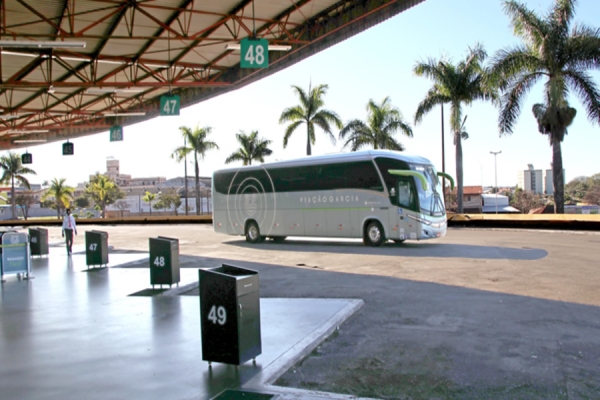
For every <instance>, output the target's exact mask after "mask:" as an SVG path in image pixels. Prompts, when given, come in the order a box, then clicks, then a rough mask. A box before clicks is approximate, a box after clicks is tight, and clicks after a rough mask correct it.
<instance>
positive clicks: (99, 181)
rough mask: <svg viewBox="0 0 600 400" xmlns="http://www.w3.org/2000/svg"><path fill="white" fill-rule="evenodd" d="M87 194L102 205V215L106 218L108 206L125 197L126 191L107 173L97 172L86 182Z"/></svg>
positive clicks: (97, 203)
mask: <svg viewBox="0 0 600 400" xmlns="http://www.w3.org/2000/svg"><path fill="white" fill-rule="evenodd" d="M84 193H85V195H86V196H88V197H89V198H90V199H92V201H94V203H96V205H98V206H100V210H101V211H102V214H101V217H102V218H106V206H107V205H110V204H114V203H115V202H116V201H117V200H120V199H122V198H124V197H125V193H123V191H122V190H121V189H120V188H119V187H118V186H117V184H116V183H115V182H114V181H113V180H112V179H111V178H109V177H108V176H107V175H104V174H100V173H98V172H97V173H96V175H94V176H92V177H91V178H90V181H89V182H88V183H86V184H85V192H84Z"/></svg>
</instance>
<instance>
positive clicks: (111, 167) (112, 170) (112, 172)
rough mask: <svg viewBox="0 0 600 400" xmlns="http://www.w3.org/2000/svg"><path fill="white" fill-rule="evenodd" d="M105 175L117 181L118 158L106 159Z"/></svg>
mask: <svg viewBox="0 0 600 400" xmlns="http://www.w3.org/2000/svg"><path fill="white" fill-rule="evenodd" d="M106 175H108V177H109V178H110V179H112V180H113V181H115V182H116V181H117V177H118V176H119V160H115V159H114V158H112V157H109V158H108V159H107V160H106Z"/></svg>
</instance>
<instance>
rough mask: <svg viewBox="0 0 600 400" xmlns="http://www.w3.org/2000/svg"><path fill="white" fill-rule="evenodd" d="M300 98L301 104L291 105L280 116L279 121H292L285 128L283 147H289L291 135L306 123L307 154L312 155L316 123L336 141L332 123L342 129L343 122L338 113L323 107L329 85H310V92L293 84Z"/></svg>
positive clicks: (281, 122)
mask: <svg viewBox="0 0 600 400" xmlns="http://www.w3.org/2000/svg"><path fill="white" fill-rule="evenodd" d="M292 88H293V89H294V90H295V91H296V94H297V95H298V97H299V98H300V105H297V106H294V107H289V108H286V109H285V110H283V112H282V113H281V116H280V117H279V123H280V124H283V123H286V122H291V124H290V125H288V127H287V128H286V130H285V135H284V137H283V148H286V147H287V144H288V140H289V139H290V136H292V134H293V133H294V132H295V131H296V129H297V128H298V127H299V126H300V125H302V124H306V155H307V156H310V155H311V154H312V153H311V144H312V145H314V144H315V125H316V126H318V127H320V128H321V129H322V130H323V131H325V133H326V134H328V135H329V137H330V139H331V141H332V142H333V143H335V136H334V135H333V133H332V132H331V124H334V125H335V126H336V127H337V128H338V129H342V127H343V124H342V121H341V120H340V118H339V117H338V115H337V114H336V113H335V112H333V111H329V110H325V109H323V108H322V107H323V105H324V104H325V103H324V101H323V96H325V93H327V88H328V86H327V85H319V86H317V87H315V88H314V89H313V88H311V85H309V86H308V94H307V93H306V92H305V91H304V90H303V89H302V88H300V87H299V86H292Z"/></svg>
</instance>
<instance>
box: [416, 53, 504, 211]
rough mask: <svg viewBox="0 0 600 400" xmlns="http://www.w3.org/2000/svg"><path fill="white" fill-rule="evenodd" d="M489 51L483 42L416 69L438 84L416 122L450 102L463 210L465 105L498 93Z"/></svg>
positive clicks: (460, 209)
mask: <svg viewBox="0 0 600 400" xmlns="http://www.w3.org/2000/svg"><path fill="white" fill-rule="evenodd" d="M485 58H486V53H485V50H484V49H483V47H481V45H476V46H475V47H474V48H472V49H469V54H468V56H467V57H466V59H465V60H463V61H461V62H459V63H458V64H456V65H455V64H453V63H452V62H451V61H450V60H444V59H442V60H440V61H436V60H434V59H430V60H428V61H427V62H421V63H417V65H415V67H414V72H415V74H416V75H418V76H426V77H428V78H430V79H431V80H433V82H434V85H433V87H432V88H431V89H429V92H428V93H427V96H426V97H425V99H423V101H421V103H419V106H418V107H417V112H416V113H415V124H418V123H420V122H421V120H422V119H423V116H424V115H425V114H427V113H428V112H429V111H431V110H432V109H433V107H435V106H437V105H442V104H444V103H450V128H451V130H452V133H453V136H454V145H455V146H456V187H457V208H458V212H459V213H462V212H463V154H462V139H463V138H464V137H465V136H464V135H463V128H464V126H463V124H461V122H464V120H463V118H462V114H463V113H462V106H463V104H464V105H471V103H472V102H473V101H474V100H493V101H495V99H496V93H495V91H494V90H493V89H490V88H488V87H486V85H485V82H486V78H487V71H486V70H485V69H484V67H483V66H482V62H483V61H484V60H485Z"/></svg>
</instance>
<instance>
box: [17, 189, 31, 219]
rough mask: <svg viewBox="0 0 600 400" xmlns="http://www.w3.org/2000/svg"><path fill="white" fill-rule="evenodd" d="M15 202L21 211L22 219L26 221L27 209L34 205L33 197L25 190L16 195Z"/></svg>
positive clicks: (29, 191)
mask: <svg viewBox="0 0 600 400" xmlns="http://www.w3.org/2000/svg"><path fill="white" fill-rule="evenodd" d="M15 202H16V203H17V204H18V205H19V206H20V207H21V210H23V218H25V219H26V220H27V218H28V217H29V209H30V208H31V206H32V205H33V204H34V203H35V196H34V195H33V192H32V191H31V190H26V191H24V192H21V193H19V194H18V195H17V198H16V199H15Z"/></svg>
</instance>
